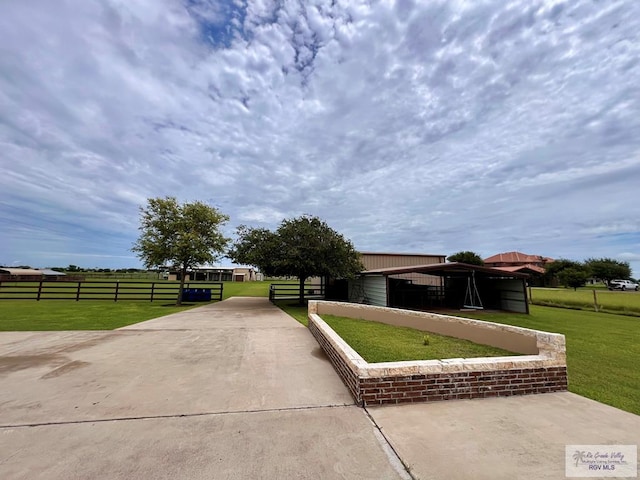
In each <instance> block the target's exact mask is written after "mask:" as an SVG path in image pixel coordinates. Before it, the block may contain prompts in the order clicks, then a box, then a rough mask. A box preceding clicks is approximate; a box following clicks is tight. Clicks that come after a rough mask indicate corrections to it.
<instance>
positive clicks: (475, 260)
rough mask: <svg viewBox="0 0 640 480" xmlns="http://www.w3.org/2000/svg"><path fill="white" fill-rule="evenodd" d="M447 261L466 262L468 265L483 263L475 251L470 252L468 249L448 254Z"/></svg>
mask: <svg viewBox="0 0 640 480" xmlns="http://www.w3.org/2000/svg"><path fill="white" fill-rule="evenodd" d="M447 261H449V262H460V263H467V264H469V265H480V266H482V265H484V260H482V257H481V256H480V255H478V254H477V253H476V252H470V251H468V250H465V251H462V252H458V253H454V254H453V255H450V256H448V257H447Z"/></svg>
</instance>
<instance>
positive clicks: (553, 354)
mask: <svg viewBox="0 0 640 480" xmlns="http://www.w3.org/2000/svg"><path fill="white" fill-rule="evenodd" d="M350 306H351V308H350ZM367 309H374V310H373V314H374V315H373V316H374V317H376V319H377V320H376V321H380V318H383V317H384V316H385V315H386V316H387V317H386V318H389V319H390V321H389V322H384V323H391V324H395V321H396V320H395V319H394V318H393V317H399V318H404V319H406V318H407V316H411V317H415V318H413V319H411V321H412V322H413V321H416V319H417V321H419V320H420V317H421V316H422V317H424V318H428V319H429V324H430V325H433V323H432V322H433V321H434V314H428V313H427V312H408V311H406V310H398V309H393V308H384V307H368V306H365V305H359V304H346V303H340V302H317V301H310V302H309V330H310V331H311V333H312V334H313V336H314V337H315V338H316V340H317V341H318V343H319V344H320V346H321V347H322V349H323V350H324V351H325V353H326V354H327V356H328V357H329V360H330V361H331V363H332V364H333V366H334V368H335V370H336V372H337V373H338V375H339V376H340V378H341V379H342V381H343V382H344V383H345V385H346V386H347V388H348V389H349V391H350V392H351V394H352V395H353V398H354V400H355V402H356V403H357V404H358V405H361V406H368V405H386V404H399V403H413V402H430V401H442V400H458V399H470V398H487V397H497V396H511V395H528V394H536V393H549V392H558V391H564V390H566V389H567V367H566V360H565V359H566V355H565V342H564V336H563V335H559V334H555V333H547V332H540V331H537V330H530V329H523V328H519V327H510V326H506V325H500V324H493V323H491V322H481V321H477V320H471V319H465V318H459V317H449V316H445V315H436V316H435V317H437V318H436V320H437V322H449V325H445V327H446V328H448V329H449V330H451V329H453V331H457V329H461V330H459V331H460V332H462V333H464V332H463V330H464V327H465V326H470V327H471V328H473V329H475V330H478V329H482V328H483V327H486V329H487V331H488V332H489V333H491V332H492V331H493V332H496V335H497V337H499V338H498V342H499V343H502V342H504V339H505V338H511V339H512V341H513V342H514V343H513V344H514V345H515V346H517V347H519V346H522V345H524V348H525V349H526V350H527V352H525V353H529V352H530V350H531V347H530V345H531V342H533V344H534V345H536V348H537V349H538V353H537V354H535V355H532V354H529V355H521V356H510V357H486V358H470V359H462V358H455V359H445V360H420V361H409V362H385V363H373V364H370V363H367V362H366V361H365V360H364V359H363V358H362V357H361V356H360V355H359V354H358V353H357V352H356V351H355V350H353V349H352V348H351V347H350V346H349V345H348V344H347V343H346V342H345V341H344V340H343V339H342V338H340V336H339V335H338V334H337V333H336V332H335V331H333V329H332V328H331V327H329V325H327V324H326V323H325V322H324V321H323V320H322V318H321V317H320V316H319V314H322V313H325V314H339V315H341V316H353V318H363V315H362V314H363V312H365V311H366V310H367ZM336 311H337V312H339V313H334V312H336ZM369 313H371V311H370V312H369ZM381 314H383V315H382V316H381ZM370 316H371V315H370ZM454 324H455V325H454ZM505 332H506V334H507V335H506V336H505ZM474 334H477V332H476V333H474ZM461 336H462V337H464V334H463V335H461ZM518 336H522V337H523V338H517V337H518Z"/></svg>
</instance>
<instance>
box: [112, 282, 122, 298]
mask: <svg viewBox="0 0 640 480" xmlns="http://www.w3.org/2000/svg"><path fill="white" fill-rule="evenodd" d="M118 287H120V281H119V280H116V293H115V296H114V297H113V301H114V302H117V301H118Z"/></svg>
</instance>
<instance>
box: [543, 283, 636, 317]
mask: <svg viewBox="0 0 640 480" xmlns="http://www.w3.org/2000/svg"><path fill="white" fill-rule="evenodd" d="M593 290H594V289H593V288H586V287H585V288H580V289H578V290H573V289H570V288H532V289H531V300H532V301H533V303H534V304H535V305H543V306H549V307H564V308H577V309H580V310H590V311H595V306H594V299H593ZM595 291H596V298H597V304H598V311H600V312H608V313H621V314H624V315H637V316H640V292H610V291H609V290H606V289H603V288H598V289H595Z"/></svg>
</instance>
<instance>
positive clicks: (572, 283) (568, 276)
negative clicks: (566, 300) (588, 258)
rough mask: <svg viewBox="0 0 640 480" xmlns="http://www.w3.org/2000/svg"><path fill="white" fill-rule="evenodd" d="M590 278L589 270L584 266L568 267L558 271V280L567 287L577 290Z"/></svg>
mask: <svg viewBox="0 0 640 480" xmlns="http://www.w3.org/2000/svg"><path fill="white" fill-rule="evenodd" d="M588 278H589V270H588V269H587V268H586V267H584V266H578V267H567V268H565V269H563V270H561V271H560V272H559V273H558V280H560V283H561V284H562V285H564V286H565V287H571V288H573V289H574V290H576V289H577V288H578V287H582V286H583V285H584V284H585V283H586V281H587V279H588Z"/></svg>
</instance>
